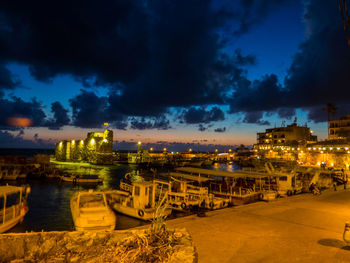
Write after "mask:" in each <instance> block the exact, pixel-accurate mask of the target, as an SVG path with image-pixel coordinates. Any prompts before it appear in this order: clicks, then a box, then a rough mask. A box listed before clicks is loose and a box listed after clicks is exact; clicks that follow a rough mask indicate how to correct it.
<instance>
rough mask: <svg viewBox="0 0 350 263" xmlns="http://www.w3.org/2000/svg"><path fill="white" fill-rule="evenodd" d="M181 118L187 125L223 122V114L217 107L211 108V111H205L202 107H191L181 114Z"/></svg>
mask: <svg viewBox="0 0 350 263" xmlns="http://www.w3.org/2000/svg"><path fill="white" fill-rule="evenodd" d="M181 118H182V119H183V121H184V122H185V123H187V124H197V123H201V124H203V123H210V122H213V121H223V120H225V114H224V112H223V111H222V110H221V109H220V108H219V107H213V108H212V109H211V110H208V111H207V110H205V109H204V108H203V107H200V108H196V107H191V108H189V109H188V110H184V111H183V112H182V116H181Z"/></svg>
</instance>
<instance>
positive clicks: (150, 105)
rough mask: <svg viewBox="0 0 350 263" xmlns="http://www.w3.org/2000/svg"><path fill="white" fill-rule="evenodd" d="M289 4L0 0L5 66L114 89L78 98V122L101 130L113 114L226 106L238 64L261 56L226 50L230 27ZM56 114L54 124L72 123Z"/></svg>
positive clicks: (241, 27)
mask: <svg viewBox="0 0 350 263" xmlns="http://www.w3.org/2000/svg"><path fill="white" fill-rule="evenodd" d="M284 2H287V1H282V0H280V1H277V0H275V1H267V0H265V1H236V2H234V3H231V2H229V1H225V0H222V1H210V0H204V1H202V0H194V1H186V0H177V1H173V0H161V1H160V0H159V1H141V2H139V1H125V0H115V1H103V2H101V3H99V4H98V5H96V2H95V1H92V0H84V1H74V2H73V3H72V2H71V1H68V0H63V1H60V2H57V3H52V2H50V1H44V0H41V1H40V0H39V1H35V2H28V1H24V0H22V1H20V0H18V1H16V0H14V1H6V2H4V3H2V4H1V5H0V63H9V62H17V63H20V64H24V65H28V66H29V68H30V73H31V74H32V76H34V77H35V78H36V79H37V80H41V81H46V82H50V81H51V80H52V79H53V78H54V77H56V76H60V75H62V74H68V75H71V76H73V77H74V79H76V80H78V81H81V83H82V84H83V85H84V86H85V87H94V86H107V87H109V89H110V92H109V94H108V96H107V97H103V98H98V97H97V96H94V95H92V94H91V93H89V92H83V93H82V94H81V95H78V96H77V97H75V98H72V99H71V100H70V103H71V106H72V110H73V122H72V124H73V125H76V126H79V127H96V126H99V125H101V124H102V123H103V122H104V121H105V120H104V119H105V118H106V117H108V119H109V121H110V122H120V121H122V122H121V124H122V125H121V127H124V128H125V118H126V117H129V116H139V117H157V116H159V115H162V114H165V113H167V111H168V109H169V108H170V107H173V108H174V107H191V106H194V105H196V106H201V105H210V104H217V105H220V104H225V103H226V100H225V97H226V95H227V92H228V91H230V90H231V89H232V85H234V83H235V82H237V81H238V80H239V79H241V77H242V75H243V74H244V70H243V69H242V68H241V67H242V66H247V65H253V64H255V62H256V61H255V57H254V56H253V55H247V56H245V55H242V52H241V51H240V50H237V51H234V52H233V54H227V53H224V50H225V48H224V47H225V43H227V40H231V38H232V37H233V35H232V34H230V33H231V32H232V30H234V31H236V32H238V31H239V32H240V33H239V34H241V33H242V32H246V31H247V30H248V28H250V27H251V26H252V25H253V24H255V23H260V21H261V20H262V19H263V18H264V17H266V16H267V14H268V13H269V12H271V11H273V10H275V8H277V7H278V6H281V5H282V4H284ZM227 32H229V34H225V33H227ZM239 34H238V33H237V34H236V35H239ZM5 73H6V74H2V70H0V85H1V83H4V84H3V85H4V86H6V87H13V86H14V85H15V84H16V81H14V80H13V78H12V77H11V76H9V74H8V72H5ZM2 75H4V77H2ZM92 98H95V99H96V100H94V101H91V100H90V99H92ZM85 100H87V101H88V102H90V104H89V105H84V104H83V103H85V102H86V101H85ZM93 107H96V110H94V111H93V110H92V108H93ZM61 110H62V109H61ZM60 113H63V114H64V111H60ZM57 114H58V113H57ZM60 117H63V119H59V120H57V124H63V123H67V119H66V118H65V116H63V115H62V116H61V115H60Z"/></svg>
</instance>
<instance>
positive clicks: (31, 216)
mask: <svg viewBox="0 0 350 263" xmlns="http://www.w3.org/2000/svg"><path fill="white" fill-rule="evenodd" d="M59 168H60V169H67V170H68V171H79V172H81V171H83V172H84V173H86V174H90V175H95V176H98V177H99V178H103V183H102V184H100V185H91V186H79V185H74V184H72V183H70V182H62V181H60V180H59V179H57V178H53V179H26V180H23V181H16V182H9V183H10V184H13V185H15V184H17V185H20V184H29V185H30V187H31V193H30V194H29V198H28V206H29V212H28V213H27V215H26V216H25V218H24V221H23V222H22V223H21V224H18V225H17V226H15V227H14V228H12V229H11V230H9V232H26V231H28V232H30V231H34V232H38V231H63V230H74V225H73V220H72V216H71V211H70V198H71V196H72V194H73V193H74V192H76V191H81V190H88V189H94V190H103V189H118V188H119V184H120V180H121V179H123V178H124V176H125V174H126V173H128V172H133V171H135V172H136V173H137V171H138V172H139V173H144V172H149V174H151V172H150V171H149V170H146V169H144V170H141V169H140V168H141V167H139V166H137V165H125V164H120V165H110V166H108V165H104V166H97V165H90V164H80V163H61V164H59ZM207 168H208V169H214V170H226V171H233V170H235V169H236V168H237V167H236V166H235V165H226V164H217V163H216V164H214V165H213V166H211V167H207ZM167 171H168V169H166V168H164V169H162V170H161V172H163V173H166V172H167ZM4 183H5V182H1V183H0V184H4ZM184 215H185V214H183V213H172V215H171V216H170V218H176V217H179V216H184ZM145 224H149V222H145V221H142V220H138V219H135V218H132V217H129V216H125V215H122V214H119V213H117V224H116V229H128V228H133V227H137V226H141V225H145Z"/></svg>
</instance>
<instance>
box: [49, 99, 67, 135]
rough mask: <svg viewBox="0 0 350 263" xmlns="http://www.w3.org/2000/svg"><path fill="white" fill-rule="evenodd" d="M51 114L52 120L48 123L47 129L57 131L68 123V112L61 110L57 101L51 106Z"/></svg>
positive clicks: (61, 107)
mask: <svg viewBox="0 0 350 263" xmlns="http://www.w3.org/2000/svg"><path fill="white" fill-rule="evenodd" d="M51 112H52V113H53V115H54V118H53V120H50V121H48V126H49V129H52V130H59V129H60V128H61V127H62V126H64V125H68V124H69V123H70V119H69V117H68V110H66V109H65V108H63V106H62V105H61V103H59V102H58V101H56V102H54V103H52V104H51Z"/></svg>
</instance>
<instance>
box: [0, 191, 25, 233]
mask: <svg viewBox="0 0 350 263" xmlns="http://www.w3.org/2000/svg"><path fill="white" fill-rule="evenodd" d="M29 193H30V188H29V187H21V186H9V185H6V186H0V204H1V207H0V233H4V232H6V231H7V230H9V229H11V228H12V227H14V226H15V225H17V224H18V223H19V222H22V221H23V218H24V216H25V215H26V213H27V212H28V206H27V205H26V203H27V196H28V194H29Z"/></svg>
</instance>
